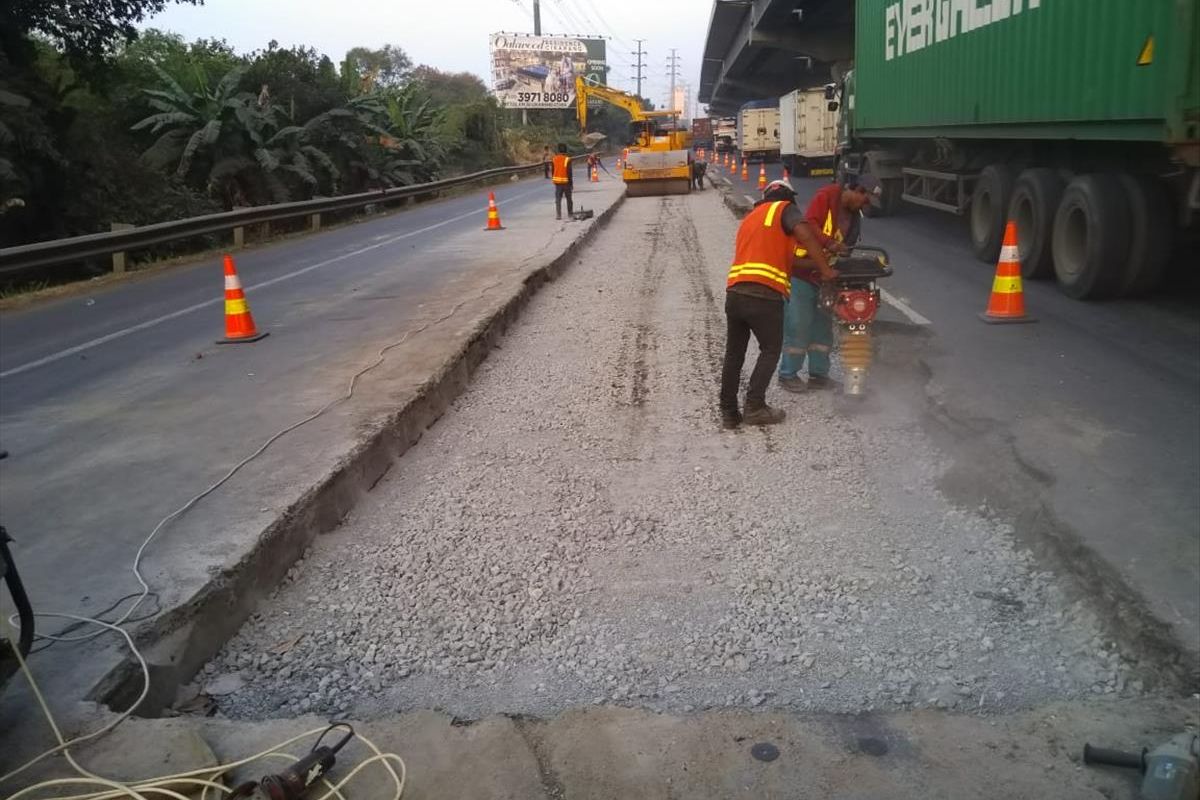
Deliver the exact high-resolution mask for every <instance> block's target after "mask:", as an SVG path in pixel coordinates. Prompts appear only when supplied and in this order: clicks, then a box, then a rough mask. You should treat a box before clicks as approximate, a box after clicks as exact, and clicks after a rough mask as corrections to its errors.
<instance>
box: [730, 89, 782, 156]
mask: <svg viewBox="0 0 1200 800" xmlns="http://www.w3.org/2000/svg"><path fill="white" fill-rule="evenodd" d="M737 126H738V127H737V132H738V136H737V149H738V150H740V151H741V154H742V158H752V159H756V160H762V161H766V160H768V159H775V158H779V101H778V100H775V99H772V100H751V101H750V102H749V103H746V104H745V105H743V106H742V107H741V109H740V110H739V111H738V117H737Z"/></svg>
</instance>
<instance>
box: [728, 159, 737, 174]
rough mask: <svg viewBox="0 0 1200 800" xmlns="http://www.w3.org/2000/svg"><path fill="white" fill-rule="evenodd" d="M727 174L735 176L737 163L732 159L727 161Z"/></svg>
mask: <svg viewBox="0 0 1200 800" xmlns="http://www.w3.org/2000/svg"><path fill="white" fill-rule="evenodd" d="M729 174H730V175H737V161H736V160H735V159H732V158H731V159H729Z"/></svg>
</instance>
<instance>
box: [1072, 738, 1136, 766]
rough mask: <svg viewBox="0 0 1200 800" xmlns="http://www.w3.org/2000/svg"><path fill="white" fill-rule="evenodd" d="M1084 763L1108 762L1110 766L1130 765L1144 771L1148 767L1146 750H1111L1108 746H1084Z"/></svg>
mask: <svg viewBox="0 0 1200 800" xmlns="http://www.w3.org/2000/svg"><path fill="white" fill-rule="evenodd" d="M1083 763H1085V764H1107V765H1108V766H1110V767H1128V768H1129V769H1136V770H1138V771H1142V770H1144V769H1145V768H1146V751H1145V750H1142V752H1140V753H1130V752H1128V751H1127V750H1110V749H1109V748H1107V747H1092V746H1091V745H1090V744H1085V745H1084V746H1083Z"/></svg>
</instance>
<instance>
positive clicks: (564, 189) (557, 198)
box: [554, 183, 575, 217]
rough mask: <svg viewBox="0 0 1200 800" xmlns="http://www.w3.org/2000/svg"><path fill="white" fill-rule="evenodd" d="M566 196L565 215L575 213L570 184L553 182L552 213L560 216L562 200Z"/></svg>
mask: <svg viewBox="0 0 1200 800" xmlns="http://www.w3.org/2000/svg"><path fill="white" fill-rule="evenodd" d="M564 197H565V198H567V216H570V215H571V214H573V213H575V203H574V202H573V201H572V200H571V184H569V183H556V184H554V215H555V216H558V217H561V216H562V201H563V198H564Z"/></svg>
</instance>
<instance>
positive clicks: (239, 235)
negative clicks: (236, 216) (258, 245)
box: [233, 225, 246, 250]
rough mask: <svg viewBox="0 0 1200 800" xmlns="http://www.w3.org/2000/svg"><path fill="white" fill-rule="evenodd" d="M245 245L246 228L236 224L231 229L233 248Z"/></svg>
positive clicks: (239, 248)
mask: <svg viewBox="0 0 1200 800" xmlns="http://www.w3.org/2000/svg"><path fill="white" fill-rule="evenodd" d="M245 246H246V228H245V227H244V226H242V225H238V226H237V227H236V228H234V229H233V249H234V250H241V249H242V248H243V247H245Z"/></svg>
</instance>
